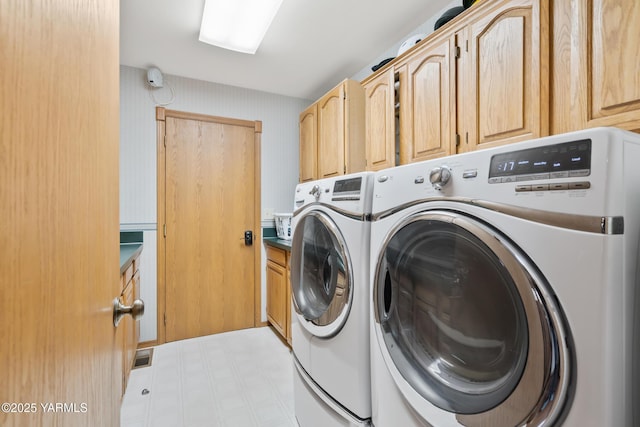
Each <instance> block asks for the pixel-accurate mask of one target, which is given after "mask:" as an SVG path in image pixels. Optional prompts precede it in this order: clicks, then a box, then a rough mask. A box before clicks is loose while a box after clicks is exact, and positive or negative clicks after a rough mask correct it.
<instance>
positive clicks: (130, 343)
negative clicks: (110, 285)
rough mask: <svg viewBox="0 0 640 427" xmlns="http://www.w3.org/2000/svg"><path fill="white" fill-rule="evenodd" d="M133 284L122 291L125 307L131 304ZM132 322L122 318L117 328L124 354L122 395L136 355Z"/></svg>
mask: <svg viewBox="0 0 640 427" xmlns="http://www.w3.org/2000/svg"><path fill="white" fill-rule="evenodd" d="M134 286H135V284H134V283H133V279H132V280H130V281H129V283H127V286H126V287H125V288H124V290H123V291H122V295H121V297H120V300H121V301H122V303H123V304H124V305H126V306H131V304H133V288H134ZM134 323H137V322H134V320H133V318H132V317H131V316H128V315H127V316H124V317H123V318H122V320H120V325H118V328H121V329H122V330H123V331H124V353H123V359H122V364H123V371H124V372H123V376H124V383H123V387H122V388H123V394H124V391H125V390H126V388H127V383H128V380H129V373H130V372H131V367H132V366H133V359H134V357H135V353H136V346H137V341H136V339H135V329H134Z"/></svg>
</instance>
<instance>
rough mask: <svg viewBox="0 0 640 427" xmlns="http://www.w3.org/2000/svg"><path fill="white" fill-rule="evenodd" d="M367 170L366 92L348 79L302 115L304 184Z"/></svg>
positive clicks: (301, 153) (301, 172) (301, 167)
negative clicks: (365, 141)
mask: <svg viewBox="0 0 640 427" xmlns="http://www.w3.org/2000/svg"><path fill="white" fill-rule="evenodd" d="M314 124H315V126H314ZM314 140H315V145H316V149H315V156H313V146H314V142H313V141H314ZM314 159H315V162H314ZM314 167H315V168H316V171H317V172H314V171H313V168H314ZM364 169H365V145H364V90H363V88H362V86H361V85H360V83H359V82H356V81H354V80H344V81H343V82H341V83H340V84H339V85H338V86H336V87H335V88H333V89H332V90H330V91H329V92H328V93H327V94H325V95H324V96H323V97H322V98H320V100H318V101H317V102H316V103H315V104H313V105H312V106H311V107H309V108H308V109H306V110H305V111H303V112H302V114H301V115H300V181H301V182H304V181H310V180H314V179H321V178H327V177H331V176H337V175H343V174H347V173H353V172H359V171H363V170H364Z"/></svg>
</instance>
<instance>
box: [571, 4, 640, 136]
mask: <svg viewBox="0 0 640 427" xmlns="http://www.w3.org/2000/svg"><path fill="white" fill-rule="evenodd" d="M575 3H576V4H575V5H574V11H573V13H572V14H571V17H570V19H572V21H571V28H572V29H573V32H572V36H573V39H572V40H571V46H572V48H573V51H572V63H571V69H566V68H561V70H563V72H565V73H567V74H570V75H573V76H576V78H575V79H574V81H572V86H571V92H572V94H571V95H572V97H573V98H574V99H576V100H577V101H578V102H577V103H576V106H575V109H574V110H573V117H572V119H573V123H574V126H573V127H574V128H581V127H593V126H618V127H622V128H625V129H629V130H636V131H639V130H640V25H638V23H639V22H640V2H638V1H637V0H592V1H588V2H575ZM564 65H565V64H560V67H563V66H564Z"/></svg>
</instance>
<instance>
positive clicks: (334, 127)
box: [318, 84, 345, 179]
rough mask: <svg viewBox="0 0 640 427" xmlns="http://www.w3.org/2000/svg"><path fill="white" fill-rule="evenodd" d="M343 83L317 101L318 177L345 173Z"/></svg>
mask: <svg viewBox="0 0 640 427" xmlns="http://www.w3.org/2000/svg"><path fill="white" fill-rule="evenodd" d="M344 100H345V90H344V84H340V85H338V86H336V87H335V88H333V89H332V90H330V91H329V92H327V93H326V94H325V95H324V96H323V97H322V98H320V100H319V101H318V178H319V179H322V178H328V177H331V176H337V175H343V174H344V173H345V155H344V151H345V110H344V104H345V102H344Z"/></svg>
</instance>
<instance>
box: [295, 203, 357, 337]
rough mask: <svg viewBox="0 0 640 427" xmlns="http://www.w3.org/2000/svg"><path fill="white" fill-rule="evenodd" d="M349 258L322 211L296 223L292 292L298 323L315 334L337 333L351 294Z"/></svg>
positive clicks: (325, 335)
mask: <svg viewBox="0 0 640 427" xmlns="http://www.w3.org/2000/svg"><path fill="white" fill-rule="evenodd" d="M351 271H352V269H351V259H350V258H349V254H348V252H347V247H346V245H345V242H344V238H343V237H342V234H341V233H340V231H339V229H338V227H337V226H336V224H335V223H334V222H333V221H332V220H331V218H329V216H328V215H327V214H325V213H323V212H321V211H317V210H315V211H311V212H309V213H307V214H305V215H304V216H303V217H302V218H300V220H299V221H298V222H297V224H296V227H295V230H294V233H293V241H292V242H291V291H292V297H293V302H294V307H295V310H296V312H297V315H298V318H299V319H300V320H301V324H302V325H303V326H304V328H305V329H307V330H308V331H309V332H311V333H312V334H313V335H316V336H318V337H323V338H326V337H331V336H333V335H335V334H337V333H338V332H339V331H340V329H341V328H342V326H343V325H344V323H345V322H346V320H347V317H348V314H349V309H350V307H351V298H352V295H353V289H352V287H353V280H352V276H351Z"/></svg>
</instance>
